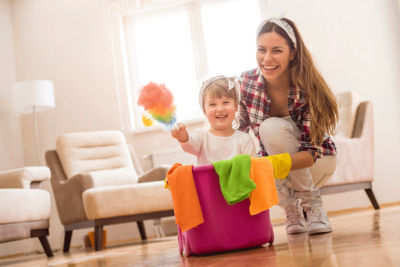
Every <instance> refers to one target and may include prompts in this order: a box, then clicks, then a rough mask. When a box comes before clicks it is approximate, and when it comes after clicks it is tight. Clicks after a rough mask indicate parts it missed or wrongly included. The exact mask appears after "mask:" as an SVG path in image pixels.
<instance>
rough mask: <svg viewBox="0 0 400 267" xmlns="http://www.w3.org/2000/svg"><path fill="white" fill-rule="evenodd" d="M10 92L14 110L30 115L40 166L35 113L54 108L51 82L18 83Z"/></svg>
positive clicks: (37, 159)
mask: <svg viewBox="0 0 400 267" xmlns="http://www.w3.org/2000/svg"><path fill="white" fill-rule="evenodd" d="M12 91H13V98H14V106H15V109H16V110H17V111H18V112H20V113H32V119H33V131H34V134H35V152H36V162H37V165H40V156H39V133H38V125H37V119H36V113H38V112H42V111H46V110H49V109H52V108H54V107H55V102H54V86H53V82H51V81H48V80H33V81H23V82H18V83H16V84H14V85H13V86H12Z"/></svg>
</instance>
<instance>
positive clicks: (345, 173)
mask: <svg viewBox="0 0 400 267" xmlns="http://www.w3.org/2000/svg"><path fill="white" fill-rule="evenodd" d="M335 143H336V146H337V151H338V154H337V156H336V159H337V166H336V170H335V172H334V174H333V175H332V177H331V178H329V180H328V181H327V182H326V183H325V186H331V185H341V184H352V183H359V182H369V181H373V179H374V166H373V162H374V160H373V154H372V153H371V148H370V146H368V145H365V143H364V142H363V140H362V139H359V138H346V137H343V136H337V137H336V140H335Z"/></svg>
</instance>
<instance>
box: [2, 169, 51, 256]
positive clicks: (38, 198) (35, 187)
mask: <svg viewBox="0 0 400 267" xmlns="http://www.w3.org/2000/svg"><path fill="white" fill-rule="evenodd" d="M48 179H50V170H49V168H47V167H25V168H20V169H14V170H8V171H2V172H0V243H3V242H10V241H15V240H20V239H27V238H34V237H38V238H39V240H40V243H41V244H42V247H43V249H44V251H45V253H46V255H47V257H52V256H53V252H52V250H51V248H50V244H49V242H48V240H47V236H48V235H49V218H50V194H49V193H48V192H47V191H46V190H43V189H40V183H41V182H43V181H45V180H48Z"/></svg>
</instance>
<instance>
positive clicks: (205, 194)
mask: <svg viewBox="0 0 400 267" xmlns="http://www.w3.org/2000/svg"><path fill="white" fill-rule="evenodd" d="M193 177H194V181H195V184H196V189H197V194H198V196H199V200H200V205H201V210H202V212H203V217H204V223H202V224H200V225H199V226H197V227H195V228H192V229H190V230H187V231H186V232H184V233H182V232H181V230H180V229H179V226H178V242H179V252H180V253H181V254H183V255H184V256H189V255H193V254H197V255H199V254H208V253H215V252H223V251H230V250H237V249H243V248H250V247H256V246H260V245H263V244H266V243H270V244H272V242H273V241H274V232H273V230H272V225H271V221H270V218H269V210H266V211H264V212H261V213H259V214H257V215H254V216H251V215H250V213H249V205H250V202H249V199H245V200H243V201H241V202H239V203H236V204H234V205H228V204H227V203H226V201H225V199H224V197H223V195H222V193H221V187H220V185H219V177H218V175H217V173H216V172H215V170H214V167H213V166H212V165H204V166H197V167H193Z"/></svg>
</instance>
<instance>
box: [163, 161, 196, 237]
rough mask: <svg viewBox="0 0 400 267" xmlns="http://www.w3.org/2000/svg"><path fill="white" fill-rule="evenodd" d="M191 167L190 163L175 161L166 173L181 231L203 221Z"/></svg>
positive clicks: (177, 222)
mask: <svg viewBox="0 0 400 267" xmlns="http://www.w3.org/2000/svg"><path fill="white" fill-rule="evenodd" d="M192 168H193V166H192V165H185V166H182V164H180V163H175V164H174V165H173V166H172V167H171V168H170V169H169V170H168V173H167V179H168V186H169V189H170V190H171V195H172V202H173V205H174V213H175V222H176V224H178V225H179V227H180V229H181V231H182V232H185V231H187V230H189V229H191V228H193V227H196V226H197V225H199V224H202V223H203V222H204V218H203V213H202V211H201V206H200V201H199V197H198V195H197V190H196V185H195V183H194V179H193V171H192Z"/></svg>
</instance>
